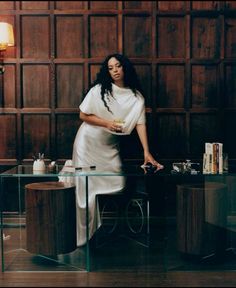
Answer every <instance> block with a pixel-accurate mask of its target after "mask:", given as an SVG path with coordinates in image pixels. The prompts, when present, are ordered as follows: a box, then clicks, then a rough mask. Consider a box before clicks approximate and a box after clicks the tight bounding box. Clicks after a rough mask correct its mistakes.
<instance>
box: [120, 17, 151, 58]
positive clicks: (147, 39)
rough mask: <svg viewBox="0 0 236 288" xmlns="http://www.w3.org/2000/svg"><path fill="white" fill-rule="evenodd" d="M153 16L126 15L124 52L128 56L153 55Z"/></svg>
mask: <svg viewBox="0 0 236 288" xmlns="http://www.w3.org/2000/svg"><path fill="white" fill-rule="evenodd" d="M151 23H152V21H151V17H149V16H147V15H142V16H135V15H132V16H131V15H130V16H129V15H127V16H124V53H125V54H126V55H127V56H128V57H150V56H151V54H152V53H151V39H152V38H151V35H152V25H151Z"/></svg>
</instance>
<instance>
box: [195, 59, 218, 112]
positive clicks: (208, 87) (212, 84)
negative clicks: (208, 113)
mask: <svg viewBox="0 0 236 288" xmlns="http://www.w3.org/2000/svg"><path fill="white" fill-rule="evenodd" d="M219 75H220V73H219V67H218V66H217V65H193V66H192V85H191V87H192V108H217V107H219V83H220V80H219Z"/></svg>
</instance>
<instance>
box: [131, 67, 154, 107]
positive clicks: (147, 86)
mask: <svg viewBox="0 0 236 288" xmlns="http://www.w3.org/2000/svg"><path fill="white" fill-rule="evenodd" d="M134 67H135V69H136V71H137V74H138V75H139V78H140V82H141V85H142V88H143V94H144V95H143V96H144V98H145V101H146V102H145V105H146V107H151V106H152V91H151V88H152V67H151V65H148V64H146V65H141V64H139V65H135V66H134Z"/></svg>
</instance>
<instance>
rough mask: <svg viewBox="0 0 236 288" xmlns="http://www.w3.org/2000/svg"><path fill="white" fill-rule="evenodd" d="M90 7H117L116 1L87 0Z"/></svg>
mask: <svg viewBox="0 0 236 288" xmlns="http://www.w3.org/2000/svg"><path fill="white" fill-rule="evenodd" d="M89 8H90V9H94V10H96V9H104V10H106V9H117V1H89Z"/></svg>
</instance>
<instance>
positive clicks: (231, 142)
mask: <svg viewBox="0 0 236 288" xmlns="http://www.w3.org/2000/svg"><path fill="white" fill-rule="evenodd" d="M224 119H225V123H224V134H225V135H224V136H225V145H224V148H223V149H224V152H226V153H228V154H229V159H232V158H234V159H235V158H236V149H235V147H236V134H235V123H236V112H235V111H227V112H226V113H225V114H224Z"/></svg>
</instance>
